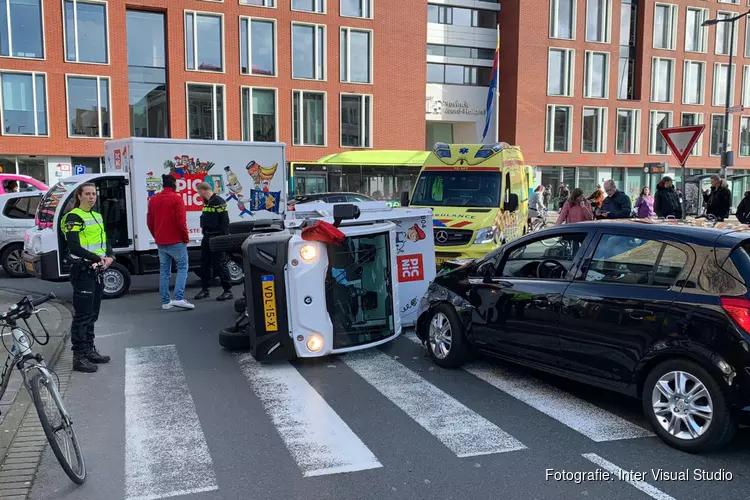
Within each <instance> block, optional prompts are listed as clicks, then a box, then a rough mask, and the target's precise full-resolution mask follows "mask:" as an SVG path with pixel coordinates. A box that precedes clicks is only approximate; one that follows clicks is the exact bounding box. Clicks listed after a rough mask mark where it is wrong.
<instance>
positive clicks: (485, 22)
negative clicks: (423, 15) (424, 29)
mask: <svg viewBox="0 0 750 500" xmlns="http://www.w3.org/2000/svg"><path fill="white" fill-rule="evenodd" d="M427 22H430V23H438V24H450V25H453V26H467V27H474V28H491V29H495V28H497V11H494V10H479V9H465V8H462V7H443V6H438V5H428V6H427Z"/></svg>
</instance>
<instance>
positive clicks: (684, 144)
mask: <svg viewBox="0 0 750 500" xmlns="http://www.w3.org/2000/svg"><path fill="white" fill-rule="evenodd" d="M705 128H706V126H705V125H689V126H687V127H672V128H663V129H661V130H660V131H659V132H660V133H661V135H662V137H664V140H665V141H667V146H669V149H671V150H672V154H673V155H674V157H675V158H677V161H678V162H680V165H682V166H684V165H685V162H686V161H687V158H688V156H689V155H690V152H691V151H692V150H693V146H695V143H696V142H698V138H699V137H700V136H701V134H702V133H703V130H704V129H705Z"/></svg>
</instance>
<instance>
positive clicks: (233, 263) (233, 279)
mask: <svg viewBox="0 0 750 500" xmlns="http://www.w3.org/2000/svg"><path fill="white" fill-rule="evenodd" d="M225 265H226V266H227V271H229V282H230V283H232V285H239V284H241V283H243V282H244V281H245V270H244V269H243V268H242V261H241V260H240V259H239V258H237V257H235V256H230V257H229V260H227V263H226V264H225Z"/></svg>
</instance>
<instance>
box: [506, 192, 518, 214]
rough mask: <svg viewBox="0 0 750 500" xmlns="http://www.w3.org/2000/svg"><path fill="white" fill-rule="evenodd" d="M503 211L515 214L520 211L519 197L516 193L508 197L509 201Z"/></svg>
mask: <svg viewBox="0 0 750 500" xmlns="http://www.w3.org/2000/svg"><path fill="white" fill-rule="evenodd" d="M503 209H505V210H506V211H507V212H515V211H516V210H518V195H517V194H515V193H511V194H510V195H508V201H506V202H505V204H504V206H503Z"/></svg>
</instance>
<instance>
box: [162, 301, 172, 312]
mask: <svg viewBox="0 0 750 500" xmlns="http://www.w3.org/2000/svg"><path fill="white" fill-rule="evenodd" d="M161 308H162V309H164V310H165V311H167V310H169V309H172V303H171V302H170V303H169V304H162V305H161Z"/></svg>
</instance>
